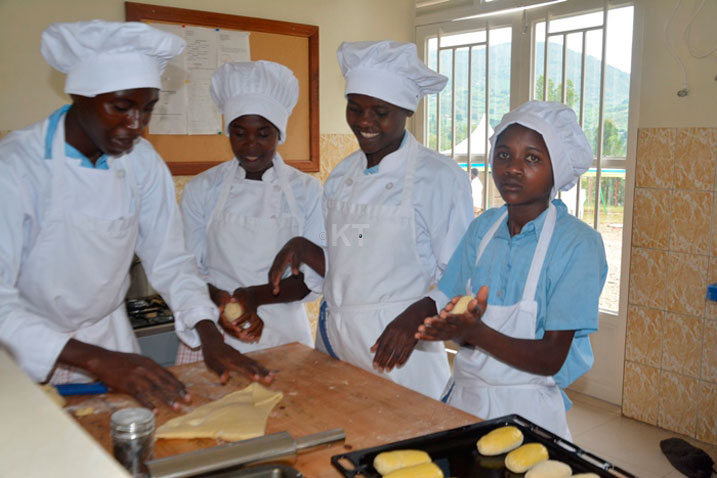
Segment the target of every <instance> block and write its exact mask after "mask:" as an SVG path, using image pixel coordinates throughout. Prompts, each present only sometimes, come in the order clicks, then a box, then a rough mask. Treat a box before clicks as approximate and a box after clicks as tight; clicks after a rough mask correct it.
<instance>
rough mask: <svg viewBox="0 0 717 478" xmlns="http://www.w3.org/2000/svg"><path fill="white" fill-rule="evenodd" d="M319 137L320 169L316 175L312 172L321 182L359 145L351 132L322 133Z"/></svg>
mask: <svg viewBox="0 0 717 478" xmlns="http://www.w3.org/2000/svg"><path fill="white" fill-rule="evenodd" d="M319 138H320V139H319V151H320V153H321V171H320V172H319V173H318V175H317V173H314V174H313V176H314V177H315V178H317V179H318V180H319V181H321V182H322V183H323V182H324V181H326V178H328V177H329V174H330V173H331V171H333V170H334V167H335V166H336V165H337V164H339V163H340V162H341V160H342V159H344V158H345V157H346V156H348V155H349V154H351V153H353V152H354V151H356V150H357V149H359V146H358V141H356V137H355V136H354V135H353V134H322V135H320V137H319Z"/></svg>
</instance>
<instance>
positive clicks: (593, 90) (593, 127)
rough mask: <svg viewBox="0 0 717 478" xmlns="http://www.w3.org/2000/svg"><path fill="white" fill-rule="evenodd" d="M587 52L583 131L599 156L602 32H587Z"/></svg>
mask: <svg viewBox="0 0 717 478" xmlns="http://www.w3.org/2000/svg"><path fill="white" fill-rule="evenodd" d="M586 36H587V38H586V40H585V51H586V53H587V55H588V57H587V58H586V61H585V116H584V119H583V131H585V134H586V135H587V137H588V141H590V147H591V148H592V149H593V152H594V153H595V154H597V137H598V136H597V135H598V122H599V120H600V65H601V63H602V61H601V58H602V30H593V31H589V32H587V35H586Z"/></svg>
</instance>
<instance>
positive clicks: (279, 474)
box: [196, 464, 306, 478]
mask: <svg viewBox="0 0 717 478" xmlns="http://www.w3.org/2000/svg"><path fill="white" fill-rule="evenodd" d="M196 478H306V477H305V476H304V475H302V474H301V473H300V472H299V471H298V470H296V469H294V468H292V467H290V466H288V465H282V464H270V465H262V466H251V467H241V468H235V469H231V470H224V471H219V472H215V473H209V474H202V475H198V476H197V477H196Z"/></svg>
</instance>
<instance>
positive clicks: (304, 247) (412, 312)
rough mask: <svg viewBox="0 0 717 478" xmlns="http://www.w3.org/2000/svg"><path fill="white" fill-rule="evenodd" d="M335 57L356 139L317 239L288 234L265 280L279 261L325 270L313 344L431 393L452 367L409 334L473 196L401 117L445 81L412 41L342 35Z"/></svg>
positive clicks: (329, 186)
mask: <svg viewBox="0 0 717 478" xmlns="http://www.w3.org/2000/svg"><path fill="white" fill-rule="evenodd" d="M338 60H339V66H340V67H341V71H342V73H343V74H344V77H345V78H346V99H347V106H346V121H347V123H348V124H349V126H350V127H351V129H352V131H353V132H354V135H355V136H356V139H357V140H358V143H359V146H360V147H361V149H360V150H359V151H357V152H355V153H353V154H351V155H350V156H348V157H347V158H346V159H344V160H343V161H342V162H341V163H340V164H339V165H338V166H336V168H335V169H334V170H333V172H332V173H331V175H330V176H329V178H328V179H327V180H326V183H325V184H324V216H325V225H326V233H327V245H326V249H325V250H322V249H321V248H320V247H318V246H316V245H313V244H311V243H310V242H309V241H307V240H305V239H303V238H297V239H293V240H292V241H290V242H289V243H287V245H286V246H285V247H284V249H283V250H282V251H281V252H280V254H279V255H278V256H277V259H276V260H275V262H274V266H273V267H272V270H271V273H270V282H273V283H274V284H275V285H278V280H279V279H280V277H281V274H282V273H283V272H284V268H285V267H287V266H291V267H292V269H293V270H294V271H295V272H296V271H297V268H298V265H299V264H301V263H305V264H308V265H309V266H310V267H311V268H313V269H314V270H316V271H317V272H320V273H321V274H325V281H324V288H323V292H324V300H325V303H324V304H323V305H322V312H321V315H320V318H319V325H318V329H319V331H318V333H317V340H316V342H317V348H318V349H319V350H323V351H326V352H327V353H329V354H331V355H333V356H335V357H338V358H340V359H341V360H345V361H347V362H349V363H352V364H354V365H357V366H359V367H362V368H364V369H366V370H374V371H376V372H377V373H381V374H385V376H386V377H387V378H389V379H391V380H393V381H395V382H397V383H399V384H401V385H403V386H406V387H408V388H411V389H414V390H416V391H418V392H420V393H423V394H424V395H428V396H430V397H433V398H438V397H439V396H440V393H441V391H442V390H443V387H444V385H445V383H446V381H447V380H448V378H449V375H450V371H449V366H448V360H447V357H446V353H445V350H444V346H443V344H442V343H430V342H421V343H419V342H418V341H417V340H415V339H414V338H413V333H414V332H415V328H416V327H417V326H418V324H420V323H421V321H422V319H423V317H425V315H424V314H426V312H427V311H429V310H431V309H430V307H429V306H430V304H432V302H430V303H429V301H430V299H428V298H426V297H425V296H426V294H427V292H428V290H429V288H430V286H431V284H433V283H435V282H436V281H437V280H438V279H439V278H440V276H441V273H442V271H443V268H444V266H445V264H446V263H447V261H448V259H449V257H450V254H451V252H452V250H451V249H453V248H455V247H456V245H457V244H458V242H459V241H460V238H461V236H462V235H463V233H464V232H465V230H466V228H467V227H468V224H469V223H470V221H471V219H472V218H473V204H472V200H471V190H470V183H469V181H468V175H467V174H466V173H465V171H463V170H461V169H460V167H459V166H458V165H457V164H456V163H455V162H454V161H453V160H451V159H450V158H447V157H445V156H441V155H440V154H438V153H436V152H435V151H432V150H429V149H427V148H425V147H423V146H421V145H420V144H419V143H418V141H416V139H415V138H414V137H413V135H412V134H411V133H409V132H408V131H406V120H407V118H408V117H410V116H412V115H413V113H414V111H415V110H416V107H417V106H418V102H419V101H420V100H421V98H422V97H423V96H425V95H427V94H431V93H437V92H440V91H441V90H442V89H443V87H444V85H445V84H446V81H447V79H446V78H445V77H444V76H442V75H439V74H438V73H436V72H434V71H432V70H430V69H429V68H428V67H426V66H425V65H424V64H423V62H421V60H420V59H419V58H418V55H417V53H416V46H415V45H414V44H412V43H397V42H391V41H380V42H357V43H343V44H342V45H341V46H340V47H339V49H338ZM278 289H280V288H278ZM409 306H410V307H409ZM414 349H415V350H414Z"/></svg>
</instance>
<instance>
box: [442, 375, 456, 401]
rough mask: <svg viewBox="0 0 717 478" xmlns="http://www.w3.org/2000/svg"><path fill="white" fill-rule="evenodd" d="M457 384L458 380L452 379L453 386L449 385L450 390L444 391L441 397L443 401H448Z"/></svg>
mask: <svg viewBox="0 0 717 478" xmlns="http://www.w3.org/2000/svg"><path fill="white" fill-rule="evenodd" d="M455 386H456V382H455V381H454V380H451V386H450V387H448V390H447V391H445V392H444V393H443V396H442V397H441V402H443V403H448V399H449V398H450V397H451V393H453V388H454V387H455Z"/></svg>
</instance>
